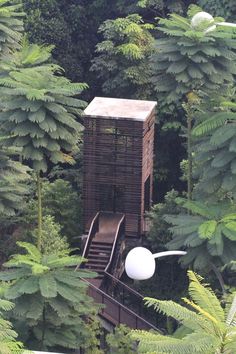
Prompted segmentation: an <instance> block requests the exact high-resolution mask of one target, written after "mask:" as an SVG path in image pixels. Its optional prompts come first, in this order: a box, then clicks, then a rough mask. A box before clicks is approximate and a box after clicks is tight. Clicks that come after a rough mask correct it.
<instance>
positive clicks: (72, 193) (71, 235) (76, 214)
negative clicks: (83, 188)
mask: <svg viewBox="0 0 236 354" xmlns="http://www.w3.org/2000/svg"><path fill="white" fill-rule="evenodd" d="M42 210H43V217H47V216H51V217H53V218H54V220H55V222H56V223H57V224H59V225H60V227H61V232H62V234H63V235H65V236H66V237H67V239H68V242H70V243H72V242H73V241H75V240H76V242H77V241H78V240H77V239H76V237H78V236H79V235H80V232H81V231H82V224H81V220H82V218H81V214H82V205H81V197H80V196H79V195H78V193H77V191H76V190H75V189H74V188H73V186H72V184H71V183H69V182H68V181H65V180H64V179H62V178H58V179H55V180H54V181H52V182H50V181H49V180H47V179H45V178H44V179H43V180H42ZM36 220H37V200H36V199H35V188H33V193H32V198H30V200H28V202H27V205H26V208H25V210H24V214H23V215H22V218H21V221H22V223H23V224H25V223H26V224H27V225H28V227H27V228H31V227H32V226H34V225H35V222H36Z"/></svg>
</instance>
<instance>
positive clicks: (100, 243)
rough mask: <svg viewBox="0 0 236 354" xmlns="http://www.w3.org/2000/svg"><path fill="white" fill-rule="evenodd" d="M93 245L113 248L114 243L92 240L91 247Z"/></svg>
mask: <svg viewBox="0 0 236 354" xmlns="http://www.w3.org/2000/svg"><path fill="white" fill-rule="evenodd" d="M92 246H96V247H99V248H100V247H103V248H112V244H110V243H105V242H96V241H92V243H91V245H90V247H92Z"/></svg>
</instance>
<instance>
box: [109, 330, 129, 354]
mask: <svg viewBox="0 0 236 354" xmlns="http://www.w3.org/2000/svg"><path fill="white" fill-rule="evenodd" d="M129 333H130V329H129V328H128V327H126V326H124V325H119V326H117V327H115V330H114V333H110V334H108V335H107V336H106V342H107V344H108V345H109V348H110V353H114V354H132V353H134V351H135V345H134V344H135V343H134V341H132V340H131V338H130V336H129Z"/></svg>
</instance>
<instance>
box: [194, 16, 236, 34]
mask: <svg viewBox="0 0 236 354" xmlns="http://www.w3.org/2000/svg"><path fill="white" fill-rule="evenodd" d="M203 23H206V24H209V27H208V28H207V29H206V30H205V33H208V32H212V31H214V30H215V29H216V27H217V26H224V27H232V28H235V27H236V24H235V23H230V22H215V21H214V18H213V16H212V15H211V14H209V13H208V12H205V11H200V12H198V13H196V14H195V15H194V16H193V17H192V20H191V26H192V27H193V28H194V29H197V28H198V27H199V26H201V25H202V24H203Z"/></svg>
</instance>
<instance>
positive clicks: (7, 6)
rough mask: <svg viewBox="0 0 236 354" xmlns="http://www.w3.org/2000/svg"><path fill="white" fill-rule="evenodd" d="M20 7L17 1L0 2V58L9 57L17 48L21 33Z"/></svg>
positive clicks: (2, 0)
mask: <svg viewBox="0 0 236 354" xmlns="http://www.w3.org/2000/svg"><path fill="white" fill-rule="evenodd" d="M23 16H24V13H23V11H22V5H21V4H20V3H19V1H18V0H11V1H10V0H1V2H0V42H1V48H0V56H1V57H2V58H3V57H5V58H6V57H9V54H11V53H12V50H14V49H16V48H19V42H20V40H21V37H22V32H23V29H24V27H23V20H22V18H23Z"/></svg>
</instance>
